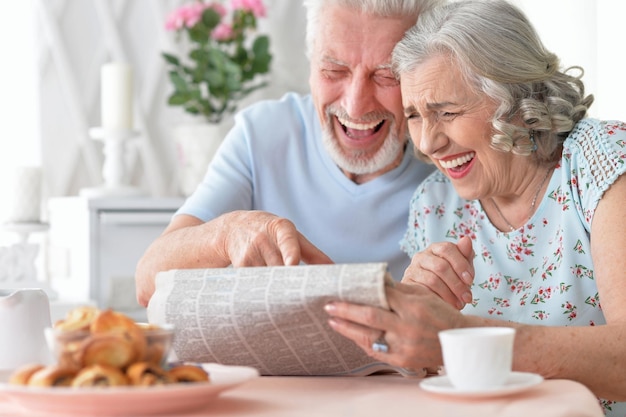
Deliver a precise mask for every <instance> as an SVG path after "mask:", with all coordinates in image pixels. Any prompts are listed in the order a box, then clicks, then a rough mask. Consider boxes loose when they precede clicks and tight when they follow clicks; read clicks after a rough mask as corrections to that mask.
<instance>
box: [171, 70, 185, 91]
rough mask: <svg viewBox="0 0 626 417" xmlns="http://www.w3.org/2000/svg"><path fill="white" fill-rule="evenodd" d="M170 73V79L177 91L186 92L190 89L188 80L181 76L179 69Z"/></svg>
mask: <svg viewBox="0 0 626 417" xmlns="http://www.w3.org/2000/svg"><path fill="white" fill-rule="evenodd" d="M169 74H170V81H171V82H172V84H173V85H174V88H175V89H176V91H178V92H185V91H187V90H189V85H188V84H187V81H186V80H185V79H184V78H183V77H181V76H180V74H179V73H178V72H177V71H170V73H169Z"/></svg>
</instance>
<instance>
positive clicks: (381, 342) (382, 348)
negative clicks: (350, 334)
mask: <svg viewBox="0 0 626 417" xmlns="http://www.w3.org/2000/svg"><path fill="white" fill-rule="evenodd" d="M372 350H373V351H374V352H380V353H388V352H389V345H388V344H387V341H386V340H385V334H384V333H383V334H382V335H381V336H380V337H379V338H378V339H376V340H375V341H374V343H372Z"/></svg>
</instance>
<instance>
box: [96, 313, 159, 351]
mask: <svg viewBox="0 0 626 417" xmlns="http://www.w3.org/2000/svg"><path fill="white" fill-rule="evenodd" d="M89 330H90V331H91V334H92V335H94V336H95V335H98V334H102V333H108V334H113V333H117V334H121V335H122V336H123V337H124V338H125V339H126V340H127V341H129V342H130V343H131V344H132V346H133V348H134V349H135V356H134V357H133V358H132V360H131V362H138V361H141V360H142V359H143V357H144V356H145V354H146V346H147V341H146V335H145V333H144V331H143V330H142V329H141V328H140V327H139V326H138V325H137V323H135V321H134V320H133V319H131V318H130V317H128V316H126V315H124V314H122V313H118V312H115V311H113V310H111V309H107V310H104V311H101V312H100V313H99V314H98V315H97V316H96V317H95V318H94V319H93V321H92V322H91V325H90V326H89Z"/></svg>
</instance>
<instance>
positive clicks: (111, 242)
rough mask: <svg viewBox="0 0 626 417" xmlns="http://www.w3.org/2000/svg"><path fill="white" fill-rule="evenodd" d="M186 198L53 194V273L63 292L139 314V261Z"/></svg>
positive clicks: (138, 317)
mask: <svg viewBox="0 0 626 417" xmlns="http://www.w3.org/2000/svg"><path fill="white" fill-rule="evenodd" d="M182 203H183V200H182V199H180V198H151V197H132V198H128V197H124V198H117V197H105V198H91V199H90V198H85V197H60V198H53V199H50V201H49V205H48V209H49V224H50V231H49V235H48V239H49V241H48V251H49V252H48V276H49V280H50V284H51V286H52V287H53V288H54V289H55V290H56V291H58V293H59V298H61V299H65V300H71V301H74V302H81V301H85V302H87V301H89V300H92V301H93V302H95V303H96V305H97V306H98V307H100V308H109V307H110V308H113V309H115V310H118V311H121V312H124V313H126V314H128V315H130V316H131V317H133V318H135V319H136V320H145V319H146V316H145V309H144V308H142V307H141V306H140V305H139V304H138V303H137V300H136V293H135V278H134V275H135V267H136V265H137V262H138V261H139V259H140V257H141V256H142V255H143V253H144V251H145V250H146V249H147V247H148V246H149V245H150V243H152V241H153V240H154V239H156V238H157V237H158V236H159V235H160V234H161V232H163V230H164V229H165V227H166V226H167V224H168V223H169V221H170V219H171V217H172V215H173V214H174V212H175V211H176V210H177V209H178V207H180V205H182Z"/></svg>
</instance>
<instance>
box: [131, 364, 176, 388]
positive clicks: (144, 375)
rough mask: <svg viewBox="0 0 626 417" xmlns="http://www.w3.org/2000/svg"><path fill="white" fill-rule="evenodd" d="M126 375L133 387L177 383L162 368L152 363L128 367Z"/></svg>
mask: <svg viewBox="0 0 626 417" xmlns="http://www.w3.org/2000/svg"><path fill="white" fill-rule="evenodd" d="M126 375H127V376H128V379H129V380H130V383H131V385H144V386H145V385H165V384H173V383H174V382H176V381H175V380H174V379H172V378H171V377H170V375H169V374H168V373H167V372H166V371H165V370H164V369H163V368H161V367H160V366H158V365H155V364H153V363H150V362H136V363H133V364H132V365H130V366H129V367H128V369H127V370H126Z"/></svg>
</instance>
